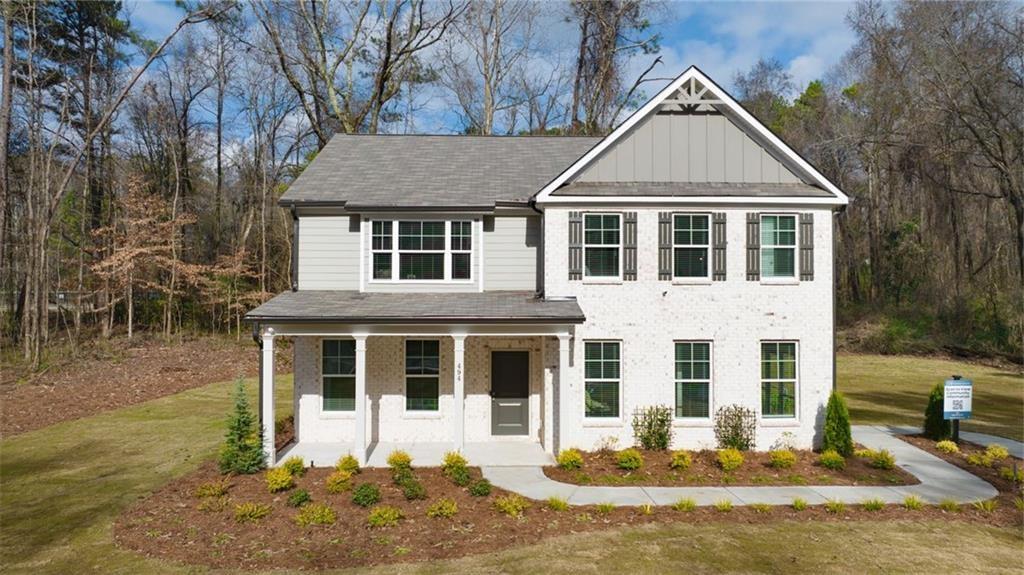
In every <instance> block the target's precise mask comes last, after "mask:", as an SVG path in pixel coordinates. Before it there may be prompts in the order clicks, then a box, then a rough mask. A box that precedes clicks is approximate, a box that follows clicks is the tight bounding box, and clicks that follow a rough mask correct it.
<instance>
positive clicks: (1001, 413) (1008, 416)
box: [836, 354, 1024, 441]
mask: <svg viewBox="0 0 1024 575" xmlns="http://www.w3.org/2000/svg"><path fill="white" fill-rule="evenodd" d="M836 369H837V373H838V377H837V379H838V380H839V384H838V388H839V391H841V392H843V393H844V394H845V395H846V397H847V399H848V400H849V404H850V416H851V418H852V419H853V421H854V422H855V423H893V424H905V425H917V426H920V425H921V423H922V420H923V419H924V406H925V402H926V400H927V396H928V392H929V390H931V388H932V386H933V385H935V384H936V383H942V382H943V381H944V380H946V379H947V378H949V377H950V376H951V375H954V374H955V375H962V376H963V377H964V378H966V379H970V380H971V381H973V382H974V405H973V416H974V417H973V419H970V420H967V421H964V422H963V423H962V425H961V429H962V430H964V431H977V432H981V433H990V434H993V435H1001V436H1003V437H1009V438H1012V439H1016V440H1018V441H1024V376H1022V375H1021V374H1020V372H1014V371H1012V370H1009V369H999V368H995V367H989V366H986V365H980V364H971V363H963V362H956V361H949V360H944V359H930V358H920V357H904V356H881V355H859V354H840V355H839V357H838V361H837V366H836Z"/></svg>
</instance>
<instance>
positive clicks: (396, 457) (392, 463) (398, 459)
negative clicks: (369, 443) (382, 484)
mask: <svg viewBox="0 0 1024 575" xmlns="http://www.w3.org/2000/svg"><path fill="white" fill-rule="evenodd" d="M388 467H390V468H391V470H392V471H395V470H397V469H409V468H411V467H412V457H411V456H410V455H409V454H408V453H406V452H404V451H402V450H401V449H396V450H394V451H392V452H391V453H390V454H389V455H388Z"/></svg>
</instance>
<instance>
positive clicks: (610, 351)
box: [583, 341, 622, 417]
mask: <svg viewBox="0 0 1024 575" xmlns="http://www.w3.org/2000/svg"><path fill="white" fill-rule="evenodd" d="M583 346H584V379H585V380H586V381H585V388H586V398H585V401H586V416H587V417H618V416H619V392H620V384H621V383H622V380H621V376H620V373H621V371H620V363H621V354H620V350H621V344H620V343H619V342H617V341H588V342H584V344H583Z"/></svg>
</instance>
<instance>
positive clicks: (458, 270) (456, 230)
mask: <svg viewBox="0 0 1024 575" xmlns="http://www.w3.org/2000/svg"><path fill="white" fill-rule="evenodd" d="M451 251H452V253H451V258H452V279H453V280H468V279H469V275H470V271H469V270H470V268H471V267H472V265H471V262H472V255H473V225H472V223H471V222H452V250H451Z"/></svg>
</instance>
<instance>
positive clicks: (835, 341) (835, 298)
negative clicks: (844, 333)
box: [831, 199, 853, 393]
mask: <svg viewBox="0 0 1024 575" xmlns="http://www.w3.org/2000/svg"><path fill="white" fill-rule="evenodd" d="M850 201H853V200H852V199H851V200H850ZM845 211H846V206H840V207H839V209H838V210H836V211H835V212H833V214H832V216H833V217H832V221H831V223H832V392H833V393H835V391H836V389H837V388H838V386H839V380H838V379H837V369H836V360H837V359H838V358H837V355H838V354H837V353H836V349H837V348H838V346H839V336H838V335H837V331H836V322H837V319H838V315H839V312H838V309H839V274H838V273H836V261H837V255H836V244H837V243H838V241H839V240H838V239H837V238H836V218H838V217H839V215H840V214H842V213H843V212H845Z"/></svg>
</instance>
